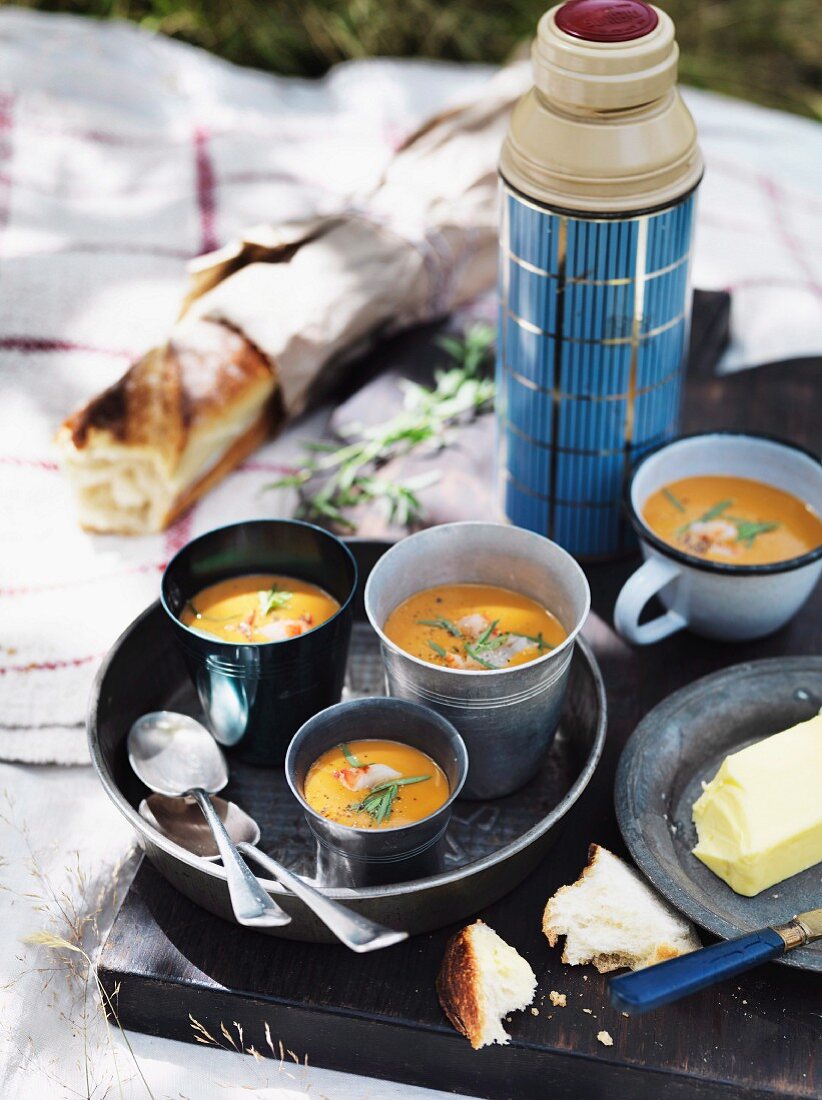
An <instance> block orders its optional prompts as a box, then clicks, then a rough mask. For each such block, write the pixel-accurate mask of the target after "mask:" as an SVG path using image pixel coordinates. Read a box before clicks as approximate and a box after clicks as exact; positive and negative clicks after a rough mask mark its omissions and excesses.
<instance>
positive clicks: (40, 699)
mask: <svg viewBox="0 0 822 1100" xmlns="http://www.w3.org/2000/svg"><path fill="white" fill-rule="evenodd" d="M489 72H490V70H488V69H485V68H478V67H466V66H458V65H444V64H442V65H441V64H432V63H427V62H397V61H391V62H389V61H369V62H357V63H353V64H348V65H342V66H339V67H338V68H337V69H335V70H334V71H333V72H332V73H331V74H330V75H329V77H328V78H327V79H325V80H323V81H320V82H308V81H300V80H285V79H281V78H277V77H274V76H268V75H262V74H260V73H255V72H251V71H247V70H242V69H238V68H235V67H233V66H231V65H228V64H226V63H224V62H221V61H219V60H216V59H215V58H212V57H210V56H208V55H206V54H204V53H202V52H200V51H197V50H193V49H190V48H186V47H184V46H181V45H178V44H177V43H174V42H170V41H166V40H163V39H159V38H154V37H151V36H149V35H147V34H145V33H141V32H139V31H138V30H136V29H135V28H133V27H131V26H126V25H118V24H108V25H104V24H99V23H96V22H92V21H82V20H79V19H75V18H72V17H58V16H45V15H42V14H38V13H34V12H23V11H15V10H14V9H4V10H2V11H0V280H2V281H1V282H0V385H1V386H2V402H0V428H1V429H2V431H1V433H0V500H1V501H2V505H3V507H2V514H3V531H2V541H3V544H4V546H3V552H2V556H0V758H5V759H9V760H26V761H32V762H44V761H56V762H63V763H71V762H81V761H83V760H84V759H85V758H86V757H85V748H84V739H83V732H82V723H83V719H84V713H85V705H86V698H87V695H88V690H89V686H90V684H91V680H92V677H93V674H94V671H95V668H96V667H97V665H98V663H99V661H100V658H101V656H102V654H103V653H104V652H105V651H106V649H107V648H108V647H109V646H110V644H111V643H112V641H113V640H114V638H115V637H116V636H117V634H118V633H119V631H120V630H121V629H122V628H123V627H124V626H125V625H126V624H127V623H128V622H129V621H130V620H131V619H132V618H133V617H134V616H135V615H136V614H137V613H138V612H139V611H140V610H141V609H142V608H143V607H144V606H145V605H146V604H147V603H149V602H150V601H151V600H152V599H153V598H154V597H155V595H156V592H157V582H158V578H159V574H160V571H161V569H162V567H163V563H164V562H165V561H167V560H168V558H169V556H170V554H171V553H172V552H173V551H174V550H175V549H176V548H177V547H179V546H180V545H181V544H182V543H183V542H185V541H186V540H187V539H188V538H189V537H190V536H192V535H195V534H197V533H198V532H200V531H204V530H208V529H209V528H211V527H214V526H217V525H219V524H221V523H225V522H229V521H232V520H236V519H241V518H248V517H250V516H261V515H272V514H276V513H275V509H276V508H277V507H282V504H281V502H278V501H277V500H276V499H274V498H272V497H271V496H270V495H269V496H265V495H261V494H260V491H259V490H260V487H261V484H262V483H263V482H264V481H265V480H266V474H267V473H270V472H271V471H272V470H275V471H276V469H277V468H278V466H279V465H281V464H282V463H283V461H284V455H287V454H289V453H293V449H292V450H290V449H289V447H290V444H289V441H288V440H287V439H286V440H285V441H280V442H275V443H274V444H272V445H270V446H269V447H267V448H265V449H263V450H262V451H261V452H260V453H259V454H258V455H257V456H255V457H254V459H253V460H252V461H250V462H248V463H246V465H245V466H244V467H243V468H242V469H241V470H240V471H238V472H237V473H235V474H233V475H232V476H231V477H230V478H229V479H228V480H227V481H226V482H224V483H223V484H222V485H221V486H220V487H219V488H218V489H217V490H216V491H215V492H213V493H211V494H210V495H209V496H208V497H207V498H206V499H205V500H204V501H202V502H201V503H200V504H199V505H198V506H197V507H196V508H195V509H194V511H193V513H191V514H189V515H188V516H187V517H185V518H184V519H183V520H182V521H181V522H180V523H178V524H177V526H176V527H175V528H174V529H172V530H171V531H169V532H168V533H167V534H166V535H165V536H160V537H146V538H139V539H129V538H114V537H94V536H91V535H86V534H83V533H82V532H80V531H79V530H78V528H77V526H76V524H75V521H74V516H73V513H72V506H71V502H70V500H69V497H68V493H67V491H66V486H65V484H64V483H63V481H62V478H61V476H60V474H59V472H58V471H57V470H56V467H55V463H54V455H53V453H52V450H51V438H52V436H53V433H54V431H55V429H56V427H57V425H58V424H59V422H60V421H61V419H62V418H63V416H65V415H66V413H67V412H68V411H69V410H70V409H72V408H73V407H74V406H75V405H77V404H78V403H79V402H80V401H81V400H82V399H83V398H85V397H87V396H89V395H90V394H92V393H95V392H96V391H98V390H99V389H100V388H101V387H102V386H104V385H106V384H108V383H109V382H111V381H113V380H114V379H115V378H116V377H117V376H118V375H119V374H120V373H121V372H122V371H123V369H124V368H125V367H126V365H127V364H128V363H129V361H130V360H131V359H132V358H134V357H135V356H137V355H139V354H140V353H141V352H142V351H143V350H145V349H146V348H147V347H148V346H149V345H151V344H152V343H153V342H155V341H157V340H159V339H161V338H162V336H163V334H164V332H165V331H166V330H167V327H168V325H169V323H170V322H171V320H172V319H173V317H174V315H175V311H176V309H177V306H178V302H179V298H180V293H181V289H182V287H183V281H184V275H185V262H186V260H187V259H189V258H190V257H192V256H194V255H196V254H198V253H200V252H203V251H207V250H210V249H213V248H214V247H216V246H218V245H219V244H221V243H224V242H225V241H226V240H228V239H229V238H231V237H232V236H233V235H235V234H237V233H239V231H241V230H242V229H243V228H244V227H246V226H248V225H252V224H254V223H256V222H260V221H265V220H273V221H279V220H283V219H286V218H291V217H300V216H304V215H308V214H311V213H313V212H317V211H321V212H329V211H333V210H335V209H338V208H339V207H340V206H341V205H342V204H343V203H344V202H345V201H346V199H347V198H348V196H349V195H351V194H352V193H354V192H358V191H362V190H365V189H367V188H369V187H370V186H371V185H372V184H373V183H374V182H375V180H376V179H377V178H378V176H379V173H380V171H381V169H382V167H383V165H384V164H385V163H386V161H387V159H388V158H389V157H390V155H391V152H392V150H393V149H394V148H395V147H396V146H397V144H398V143H399V141H400V140H401V139H402V138H403V136H404V135H406V134H407V133H408V132H409V131H410V130H412V129H413V128H414V127H415V126H416V125H418V124H419V122H420V121H421V120H422V119H423V118H425V117H426V116H427V115H428V114H430V113H432V112H433V111H436V110H439V109H440V108H442V107H443V106H444V105H445V104H447V103H449V102H453V101H455V100H459V99H463V98H467V97H470V96H471V94H472V92H474V91H476V90H477V89H478V88H479V87H480V86H481V84H482V83H483V82H484V81H485V80H486V79H487V78H488V75H489ZM686 95H687V99H688V102H689V104H690V106H691V107H692V109H693V111H694V113H695V115H696V117H697V122H698V124H699V129H700V133H701V138H702V143H703V146H704V149H705V154H706V160H707V173H706V178H705V183H704V185H703V188H702V192H701V195H700V203H699V227H698V233H697V245H696V249H697V251H696V260H695V282H696V285H698V286H701V287H705V288H727V289H730V290H731V291H732V293H733V296H734V345H733V347H732V349H731V351H730V354H729V356H728V366H729V367H735V368H738V367H740V366H749V365H751V364H755V363H760V362H763V361H767V360H769V359H770V360H772V359H778V358H786V357H788V356H792V355H803V354H812V353H814V352H819V351H820V350H822V347H821V345H822V247H820V246H821V245H822V200H820V198H819V195H818V194H816V195H815V194H814V193H813V192H814V188H815V187H816V185H817V183H818V174H819V170H820V169H821V168H822V130H820V128H819V127H818V125H815V124H813V123H810V122H807V121H805V120H802V119H797V118H792V117H789V116H787V115H783V114H778V113H776V112H772V111H767V110H763V109H761V108H757V107H751V106H748V105H746V104H742V103H739V102H736V101H734V100H730V99H722V98H719V97H717V96H713V95H709V94H707V93H697V92H690V91H689V92H687V93H686Z"/></svg>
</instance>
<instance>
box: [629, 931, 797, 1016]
mask: <svg viewBox="0 0 822 1100" xmlns="http://www.w3.org/2000/svg"><path fill="white" fill-rule="evenodd" d="M784 950H785V941H784V940H783V939H782V937H781V936H780V935H779V933H777V932H774V930H773V929H772V928H762V929H760V931H758V932H749V933H748V935H747V936H742V937H741V938H740V939H738V940H727V941H725V942H723V943H715V944H713V945H712V946H711V947H703V948H702V949H701V950H700V951H691V952H689V953H688V954H687V955H679V956H677V958H675V959H668V960H667V962H663V963H659V964H658V965H657V966H648V967H646V968H645V969H644V970H635V971H633V973H631V974H622V975H620V977H618V978H613V979H612V980H611V983H610V991H611V1004H612V1005H613V1006H614V1008H619V1009H622V1010H623V1011H624V1012H630V1013H631V1014H633V1015H636V1014H639V1013H641V1012H647V1011H648V1010H649V1009H651V1008H659V1006H660V1005H667V1004H670V1003H671V1001H678V1000H679V998H680V997H687V996H688V994H689V993H696V992H697V990H699V989H707V987H708V986H711V985H714V984H715V983H716V982H721V981H722V980H723V978H732V977H733V976H734V974H741V973H742V972H743V971H744V970H750V969H751V968H752V967H754V966H759V964H760V963H764V962H767V961H768V960H769V959H776V958H778V957H779V956H780V955H781V954H782V953H783V952H784Z"/></svg>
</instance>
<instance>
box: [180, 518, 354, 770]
mask: <svg viewBox="0 0 822 1100" xmlns="http://www.w3.org/2000/svg"><path fill="white" fill-rule="evenodd" d="M248 573H281V574H285V575H286V576H292V577H299V578H300V579H301V580H304V581H310V582H311V583H312V584H317V585H319V586H320V588H324V589H325V591H326V592H328V593H329V594H330V595H332V596H333V597H334V599H335V600H337V601H338V602H339V604H340V609H339V611H337V612H336V614H334V615H332V616H331V618H330V619H328V620H326V622H324V623H320V625H319V626H317V627H315V628H314V629H313V630H309V631H308V632H307V633H306V634H300V635H299V636H298V637H296V638H286V639H284V640H283V641H278V642H263V643H256V644H255V643H244V644H238V643H235V642H224V641H221V640H220V639H219V638H213V637H211V636H209V635H207V634H202V633H199V632H198V631H196V630H192V628H191V627H188V626H185V625H184V624H183V623H182V622H180V612H181V611H182V609H183V607H184V606H185V603H186V600H190V599H192V598H193V597H194V596H195V595H196V594H197V593H198V592H199V591H201V590H202V589H203V588H205V587H206V586H208V585H210V584H216V583H217V582H218V581H222V580H226V579H227V578H228V577H237V576H241V575H243V574H248ZM356 587H357V564H356V562H355V561H354V558H353V556H352V554H351V551H350V550H349V549H348V547H347V546H346V545H345V543H343V542H341V541H340V540H339V539H338V538H335V536H334V535H331V534H329V533H328V532H327V531H323V530H322V529H321V528H319V527H314V526H313V525H312V524H310V523H300V522H299V521H297V520H284V519H278V520H254V521H249V522H246V523H236V524H232V525H231V526H229V527H220V528H218V529H217V530H216V531H209V532H208V534H205V535H201V536H200V538H197V539H194V541H193V542H190V543H188V545H187V546H184V547H183V549H182V550H181V551H180V552H179V554H177V556H176V557H174V558H173V559H172V560H171V562H170V563H169V565H168V567H167V569H166V571H165V573H164V574H163V580H162V583H161V586H160V600H161V603H162V605H163V609H164V610H165V612H166V614H167V615H168V618H169V620H170V621H171V624H172V629H173V631H174V635H175V638H176V640H177V643H178V645H179V646H180V650H181V652H182V654H183V657H184V658H185V662H186V666H187V668H188V671H189V674H190V675H191V678H192V680H193V681H194V684H195V686H196V688H197V694H198V695H199V697H200V703H201V705H202V708H203V711H204V713H205V722H206V725H207V726H208V728H209V729H210V731H211V733H212V734H213V736H214V738H215V740H217V741H219V743H220V744H221V745H223V746H224V747H225V748H226V749H228V751H229V752H230V753H231V754H233V755H235V756H237V757H239V758H240V759H242V760H246V761H248V762H249V763H252V764H261V765H263V766H265V767H275V766H278V765H282V763H283V760H284V759H285V751H286V749H287V747H288V743H289V741H290V740H291V738H292V737H293V736H294V734H295V733H296V731H297V730H298V729H299V728H300V726H301V725H302V724H303V722H305V721H306V720H307V719H308V718H310V717H311V716H312V715H313V714H316V713H317V711H318V710H321V709H322V708H323V707H327V706H331V705H332V704H333V703H336V702H338V701H339V699H340V696H341V694H342V687H343V679H344V677H345V665H346V660H347V657H348V643H349V640H350V637H351V621H352V600H353V597H354V592H355V590H356Z"/></svg>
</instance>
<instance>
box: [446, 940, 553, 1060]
mask: <svg viewBox="0 0 822 1100" xmlns="http://www.w3.org/2000/svg"><path fill="white" fill-rule="evenodd" d="M536 986H537V979H536V976H535V975H534V972H533V970H532V969H531V967H530V966H529V965H528V963H527V962H526V961H525V959H523V958H522V956H521V955H519V954H518V953H517V952H516V951H515V950H514V948H513V947H511V946H510V944H507V943H506V942H505V940H503V939H502V938H501V937H500V936H498V935H497V933H496V932H495V931H494V930H493V929H492V928H489V927H488V925H487V924H485V923H484V922H483V921H481V920H478V921H475V922H474V924H470V925H468V927H467V928H463V929H462V931H460V932H457V934H456V935H455V936H452V938H451V939H450V940H449V942H448V946H447V947H446V949H445V956H444V958H443V960H442V965H441V967H440V972H439V975H438V977H437V994H438V996H439V999H440V1004H441V1005H442V1009H443V1012H444V1013H445V1015H446V1016H447V1017H448V1019H449V1020H450V1021H451V1023H452V1024H453V1025H454V1027H455V1028H456V1029H457V1031H459V1032H461V1034H463V1035H465V1036H466V1038H467V1039H468V1040H469V1042H470V1043H471V1046H472V1047H473V1048H474V1050H478V1049H479V1048H480V1047H482V1046H486V1045H488V1044H489V1043H503V1044H504V1043H508V1042H510V1040H511V1036H510V1035H509V1034H508V1033H507V1031H505V1029H504V1028H503V1026H502V1022H501V1021H502V1018H503V1017H504V1016H506V1015H507V1014H508V1013H509V1012H517V1011H519V1010H520V1009H523V1008H526V1007H527V1006H528V1005H529V1004H530V1003H531V1001H532V1000H533V999H534V992H535V990H536Z"/></svg>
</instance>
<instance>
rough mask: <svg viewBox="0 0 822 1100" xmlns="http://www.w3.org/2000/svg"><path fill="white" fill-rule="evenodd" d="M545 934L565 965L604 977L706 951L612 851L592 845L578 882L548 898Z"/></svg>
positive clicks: (678, 917)
mask: <svg viewBox="0 0 822 1100" xmlns="http://www.w3.org/2000/svg"><path fill="white" fill-rule="evenodd" d="M542 930H543V932H544V933H545V935H546V936H547V937H548V942H549V943H550V945H551V946H552V947H553V946H554V945H555V944H556V942H557V940H558V938H559V937H560V936H565V948H564V950H563V952H562V961H563V962H564V963H569V964H570V965H572V966H576V965H579V964H581V963H593V964H594V966H595V967H596V968H597V970H598V971H599V972H600V974H605V973H607V972H608V971H609V970H618V969H619V968H620V967H625V966H628V967H630V968H631V969H632V970H639V969H641V968H642V967H644V966H651V965H653V964H654V963H658V962H663V961H664V960H665V959H672V958H675V957H676V956H677V955H684V954H685V953H686V952H688V951H694V950H696V949H697V948H698V947H700V946H701V944H700V942H699V939H698V938H697V935H696V932H695V930H694V927H693V925H692V924H691V923H690V922H689V921H687V920H686V919H685V918H684V917H683V916H681V914H679V913H678V912H677V911H676V910H675V909H674V908H672V906H670V905H669V904H668V903H667V902H666V901H665V900H663V899H662V898H661V897H659V895H658V894H656V893H655V892H654V891H653V890H652V889H651V887H650V886H649V885H648V884H647V883H646V882H645V880H644V879H643V878H642V877H641V876H640V875H639V874H638V873H637V872H636V871H634V870H633V869H632V868H631V867H629V866H628V865H627V864H626V863H623V861H622V860H621V859H619V858H617V856H615V855H613V853H611V852H609V851H608V849H607V848H602V847H600V846H599V845H598V844H592V845H591V847H590V848H589V850H588V865H587V867H585V869H584V870H583V872H582V874H581V875H580V876H579V878H578V879H577V881H576V882H574V883H572V884H571V885H570V886H562V887H561V888H560V889H559V890H557V892H556V893H555V894H554V896H553V897H552V898H549V899H548V903H547V904H546V906H545V912H544V914H543V918H542Z"/></svg>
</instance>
